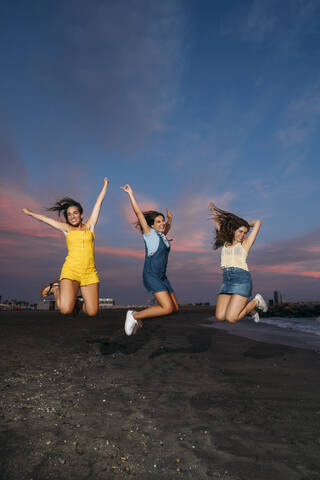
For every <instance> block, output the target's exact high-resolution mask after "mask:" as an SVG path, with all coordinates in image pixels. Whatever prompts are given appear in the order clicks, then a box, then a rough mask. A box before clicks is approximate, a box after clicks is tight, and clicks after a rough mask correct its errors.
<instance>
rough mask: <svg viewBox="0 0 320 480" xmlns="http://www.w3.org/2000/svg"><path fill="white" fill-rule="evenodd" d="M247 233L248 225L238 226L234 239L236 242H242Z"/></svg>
mask: <svg viewBox="0 0 320 480" xmlns="http://www.w3.org/2000/svg"><path fill="white" fill-rule="evenodd" d="M247 233H248V229H247V227H239V228H237V230H236V231H235V232H234V237H233V240H234V241H235V242H240V243H242V242H243V240H244V239H245V238H246V236H247Z"/></svg>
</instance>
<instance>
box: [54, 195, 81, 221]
mask: <svg viewBox="0 0 320 480" xmlns="http://www.w3.org/2000/svg"><path fill="white" fill-rule="evenodd" d="M69 207H76V208H77V209H78V210H79V212H80V215H81V214H82V213H83V208H82V206H81V205H80V203H79V202H77V201H76V200H73V198H70V197H63V198H61V199H60V200H57V201H56V203H55V204H54V205H53V206H52V207H50V208H48V210H49V211H51V212H58V215H59V217H60V215H61V213H63V215H64V218H65V220H66V222H67V223H68V224H69V225H70V222H69V220H68V215H67V210H68V208H69Z"/></svg>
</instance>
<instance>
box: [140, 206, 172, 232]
mask: <svg viewBox="0 0 320 480" xmlns="http://www.w3.org/2000/svg"><path fill="white" fill-rule="evenodd" d="M142 213H143V215H144V218H145V219H146V222H147V224H148V225H149V227H152V225H153V224H154V221H155V218H156V217H159V215H161V217H163V218H164V219H165V216H164V215H163V213H161V212H156V211H155V210H147V211H146V212H142ZM134 225H135V227H136V228H138V229H139V230H140V232H141V233H142V232H143V230H142V227H141V225H140V222H139V221H138V222H135V224H134Z"/></svg>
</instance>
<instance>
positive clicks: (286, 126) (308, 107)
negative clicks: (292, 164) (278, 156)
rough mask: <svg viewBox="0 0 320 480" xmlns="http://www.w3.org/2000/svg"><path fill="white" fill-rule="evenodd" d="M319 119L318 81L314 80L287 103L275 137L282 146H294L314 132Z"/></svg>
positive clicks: (319, 92)
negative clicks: (280, 125) (281, 124)
mask: <svg viewBox="0 0 320 480" xmlns="http://www.w3.org/2000/svg"><path fill="white" fill-rule="evenodd" d="M319 119H320V82H316V83H314V84H312V85H309V86H308V87H306V89H305V91H304V93H303V94H302V95H301V96H300V97H297V98H295V99H294V100H292V101H291V102H290V103H289V104H288V105H287V108H286V110H285V112H284V115H283V120H282V123H283V126H282V127H281V128H279V130H278V131H277V132H276V137H277V139H278V141H279V142H280V143H281V145H282V146H283V147H284V148H291V147H295V146H296V145H298V144H300V143H303V142H304V141H305V140H306V139H307V138H308V137H309V136H310V135H312V134H313V133H315V132H316V130H317V128H318V123H319Z"/></svg>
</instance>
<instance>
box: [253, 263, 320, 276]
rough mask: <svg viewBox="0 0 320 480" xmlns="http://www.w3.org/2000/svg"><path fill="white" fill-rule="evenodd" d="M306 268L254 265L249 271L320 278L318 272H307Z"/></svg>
mask: <svg viewBox="0 0 320 480" xmlns="http://www.w3.org/2000/svg"><path fill="white" fill-rule="evenodd" d="M307 268H308V266H307V265H305V264H303V263H288V264H283V265H254V266H253V267H252V268H251V270H252V271H256V272H261V273H264V272H268V273H276V274H278V275H296V276H299V277H312V278H320V272H319V271H313V270H308V269H307Z"/></svg>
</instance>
